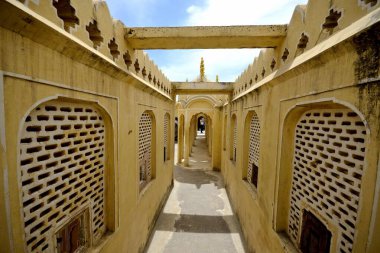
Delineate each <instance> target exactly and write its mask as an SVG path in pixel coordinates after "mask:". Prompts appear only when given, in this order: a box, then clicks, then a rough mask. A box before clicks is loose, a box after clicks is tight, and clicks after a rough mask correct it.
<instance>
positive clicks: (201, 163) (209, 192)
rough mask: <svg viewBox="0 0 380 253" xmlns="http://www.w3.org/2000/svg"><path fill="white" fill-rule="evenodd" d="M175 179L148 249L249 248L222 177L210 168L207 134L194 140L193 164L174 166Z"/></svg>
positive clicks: (202, 251) (153, 252)
mask: <svg viewBox="0 0 380 253" xmlns="http://www.w3.org/2000/svg"><path fill="white" fill-rule="evenodd" d="M174 179H175V181H174V188H173V190H172V192H171V194H170V196H169V199H168V201H167V202H166V205H165V207H164V208H163V210H162V212H161V214H160V216H159V218H158V220H157V223H156V225H155V228H154V231H153V233H152V236H151V238H150V241H149V243H148V245H147V248H146V250H145V252H147V253H158V252H165V253H178V252H181V253H208V252H215V253H222V252H226V253H233V252H239V253H240V252H246V251H245V243H244V239H243V236H242V233H241V229H240V225H239V223H238V221H237V219H236V217H235V215H234V214H233V213H232V210H231V206H230V203H229V200H228V197H227V194H226V190H225V188H224V185H223V180H222V177H221V175H220V173H218V172H214V171H211V166H210V157H209V156H208V151H207V147H206V141H205V138H204V136H198V137H197V140H196V141H195V144H194V147H193V153H192V156H191V157H190V166H189V167H181V166H175V169H174Z"/></svg>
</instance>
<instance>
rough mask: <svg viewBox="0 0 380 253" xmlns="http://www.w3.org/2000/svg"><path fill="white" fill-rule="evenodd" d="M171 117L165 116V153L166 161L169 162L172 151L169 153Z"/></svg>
mask: <svg viewBox="0 0 380 253" xmlns="http://www.w3.org/2000/svg"><path fill="white" fill-rule="evenodd" d="M169 121H170V116H169V114H167V113H166V114H165V116H164V152H165V155H164V156H165V158H166V159H165V161H166V160H169V159H170V157H169V153H170V151H169V142H170V140H169V124H170V122H169Z"/></svg>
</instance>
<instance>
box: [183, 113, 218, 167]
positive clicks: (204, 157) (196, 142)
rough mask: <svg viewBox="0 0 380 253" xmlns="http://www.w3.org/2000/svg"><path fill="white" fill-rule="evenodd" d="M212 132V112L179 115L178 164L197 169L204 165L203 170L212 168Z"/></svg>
mask: <svg viewBox="0 0 380 253" xmlns="http://www.w3.org/2000/svg"><path fill="white" fill-rule="evenodd" d="M212 131H213V122H212V112H211V113H210V112H205V111H200V110H199V111H198V110H197V111H195V110H194V111H192V112H191V113H186V114H185V115H184V114H181V115H179V116H178V132H177V136H178V144H176V145H177V147H176V158H177V159H176V162H177V163H181V164H182V165H184V166H186V167H194V168H195V167H199V165H200V163H202V165H203V166H201V167H202V168H205V167H206V165H207V167H208V168H212V165H211V161H212ZM194 153H197V155H196V156H194V155H193V154H194Z"/></svg>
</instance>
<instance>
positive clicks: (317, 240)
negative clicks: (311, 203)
mask: <svg viewBox="0 0 380 253" xmlns="http://www.w3.org/2000/svg"><path fill="white" fill-rule="evenodd" d="M330 240H331V232H330V231H328V230H327V228H326V227H325V225H324V224H323V223H322V222H321V221H320V220H318V219H317V217H315V216H314V215H313V214H312V213H311V212H308V211H304V213H303V222H302V234H301V245H300V246H301V251H302V252H303V253H328V252H330Z"/></svg>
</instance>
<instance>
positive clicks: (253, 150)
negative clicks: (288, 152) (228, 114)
mask: <svg viewBox="0 0 380 253" xmlns="http://www.w3.org/2000/svg"><path fill="white" fill-rule="evenodd" d="M259 155H260V122H259V117H257V114H256V112H253V116H252V119H251V124H250V126H249V156H248V169H247V179H249V178H252V164H254V165H256V166H257V168H258V167H259ZM248 181H249V180H248Z"/></svg>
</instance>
